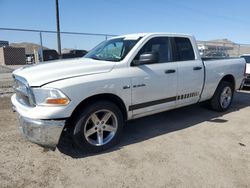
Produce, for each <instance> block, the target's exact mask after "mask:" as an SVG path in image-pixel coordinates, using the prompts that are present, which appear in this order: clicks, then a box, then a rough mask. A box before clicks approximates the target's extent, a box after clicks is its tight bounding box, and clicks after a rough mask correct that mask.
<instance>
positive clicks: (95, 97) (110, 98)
mask: <svg viewBox="0 0 250 188" xmlns="http://www.w3.org/2000/svg"><path fill="white" fill-rule="evenodd" d="M100 100H105V101H110V102H113V103H114V104H116V105H117V106H118V108H119V109H120V110H121V112H122V115H123V118H124V120H127V110H126V106H125V104H124V102H123V101H122V99H121V98H120V97H118V96H117V95H114V94H109V93H107V94H98V95H93V96H91V97H88V98H86V99H84V100H83V101H82V102H80V103H79V104H78V105H77V107H76V108H75V110H74V111H73V113H72V114H71V118H73V119H74V117H75V116H76V115H77V113H78V112H79V111H80V110H81V109H82V108H83V107H84V106H87V105H89V104H90V103H93V102H96V101H100Z"/></svg>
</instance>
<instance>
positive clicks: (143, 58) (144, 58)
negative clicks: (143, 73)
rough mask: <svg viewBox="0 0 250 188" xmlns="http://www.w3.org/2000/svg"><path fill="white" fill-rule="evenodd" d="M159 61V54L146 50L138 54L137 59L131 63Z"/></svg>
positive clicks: (141, 63) (139, 63) (135, 64)
mask: <svg viewBox="0 0 250 188" xmlns="http://www.w3.org/2000/svg"><path fill="white" fill-rule="evenodd" d="M158 61H159V54H158V53H156V52H146V53H143V54H141V55H140V58H139V60H137V61H134V62H133V65H134V66H137V65H143V64H151V63H157V62H158Z"/></svg>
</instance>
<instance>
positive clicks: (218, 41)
mask: <svg viewBox="0 0 250 188" xmlns="http://www.w3.org/2000/svg"><path fill="white" fill-rule="evenodd" d="M207 42H214V43H226V44H233V45H234V44H236V43H234V42H233V41H231V40H228V39H215V40H209V41H207Z"/></svg>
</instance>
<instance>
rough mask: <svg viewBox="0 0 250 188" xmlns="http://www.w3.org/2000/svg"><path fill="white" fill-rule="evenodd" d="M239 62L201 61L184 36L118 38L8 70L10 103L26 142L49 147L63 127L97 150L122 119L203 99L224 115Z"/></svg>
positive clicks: (113, 138)
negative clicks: (79, 53) (77, 54)
mask: <svg viewBox="0 0 250 188" xmlns="http://www.w3.org/2000/svg"><path fill="white" fill-rule="evenodd" d="M245 64H246V63H245V60H244V59H240V58H238V59H224V60H211V59H210V60H202V59H201V57H200V55H199V52H198V48H197V45H196V41H195V39H194V38H193V37H192V36H189V35H182V34H167V33H143V34H132V35H124V36H118V37H114V38H111V39H109V40H106V41H104V42H103V43H101V44H100V45H98V46H97V47H95V48H94V49H93V50H91V51H90V52H89V53H88V54H87V55H85V56H84V57H83V58H78V59H74V60H63V61H55V62H52V63H44V64H39V65H34V66H29V67H23V68H20V69H18V70H16V71H14V73H13V77H14V80H15V83H16V86H15V89H16V94H14V95H13V96H12V98H11V100H12V104H13V108H14V109H15V110H16V111H17V112H18V117H19V120H20V128H21V131H22V133H23V134H24V135H25V136H26V138H28V139H29V140H30V141H32V142H35V143H37V144H39V145H42V146H47V147H52V148H55V147H56V146H57V144H58V142H59V139H60V136H61V134H62V131H63V130H64V131H69V133H70V135H71V138H72V139H73V142H74V143H75V144H76V145H77V146H78V147H79V149H82V150H85V151H90V152H98V151H101V150H104V149H107V148H110V147H111V146H113V145H114V144H115V143H116V142H117V141H118V140H119V138H120V137H121V133H122V129H123V125H124V121H127V120H131V119H135V118H139V117H143V116H147V115H151V114H155V113H158V112H162V111H166V110H170V109H174V108H179V107H182V106H186V105H190V104H194V103H198V102H202V101H209V102H210V105H211V108H212V109H214V110H217V111H225V110H227V109H228V108H229V107H230V104H231V102H232V99H233V94H234V91H235V90H237V89H239V88H240V86H241V84H242V81H243V78H244V73H245V67H246V65H245ZM152 129H154V125H152Z"/></svg>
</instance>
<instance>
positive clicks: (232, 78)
mask: <svg viewBox="0 0 250 188" xmlns="http://www.w3.org/2000/svg"><path fill="white" fill-rule="evenodd" d="M222 81H226V82H229V83H231V84H232V85H233V90H234V89H235V79H234V77H233V75H231V74H228V75H226V76H224V77H223V78H222V79H221V81H220V82H222Z"/></svg>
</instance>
